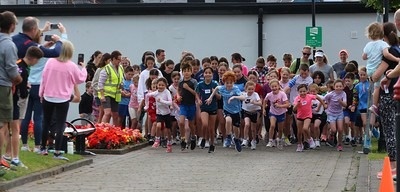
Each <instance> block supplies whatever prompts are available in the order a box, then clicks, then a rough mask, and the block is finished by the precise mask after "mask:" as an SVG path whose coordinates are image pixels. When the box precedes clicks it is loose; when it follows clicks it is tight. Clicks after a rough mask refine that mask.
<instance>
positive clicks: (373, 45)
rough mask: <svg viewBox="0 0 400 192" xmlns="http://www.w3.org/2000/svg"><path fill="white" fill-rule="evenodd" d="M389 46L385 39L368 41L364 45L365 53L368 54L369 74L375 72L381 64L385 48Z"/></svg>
mask: <svg viewBox="0 0 400 192" xmlns="http://www.w3.org/2000/svg"><path fill="white" fill-rule="evenodd" d="M385 48H389V45H388V44H387V43H386V42H385V41H383V40H376V41H370V42H368V43H367V44H366V45H365V47H364V53H365V54H367V57H368V59H367V64H366V67H367V74H369V75H372V74H371V73H373V72H375V71H376V69H377V68H378V66H379V64H381V61H382V56H383V50H384V49H385Z"/></svg>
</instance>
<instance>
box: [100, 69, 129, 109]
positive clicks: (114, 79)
mask: <svg viewBox="0 0 400 192" xmlns="http://www.w3.org/2000/svg"><path fill="white" fill-rule="evenodd" d="M104 70H106V73H107V76H108V77H107V80H106V82H105V83H104V95H105V96H109V97H112V98H114V99H115V101H116V102H120V101H121V90H120V88H121V83H122V82H123V79H124V68H122V66H121V65H119V66H118V74H117V73H116V71H115V70H114V67H113V66H112V64H107V65H106V66H105V67H104Z"/></svg>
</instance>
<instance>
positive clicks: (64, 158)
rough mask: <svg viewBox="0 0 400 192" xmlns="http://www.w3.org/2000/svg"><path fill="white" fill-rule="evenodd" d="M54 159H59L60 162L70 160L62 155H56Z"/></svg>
mask: <svg viewBox="0 0 400 192" xmlns="http://www.w3.org/2000/svg"><path fill="white" fill-rule="evenodd" d="M53 159H58V160H64V161H69V159H68V158H66V157H64V156H63V155H61V154H58V155H57V154H56V153H54V156H53Z"/></svg>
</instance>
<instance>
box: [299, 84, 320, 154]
mask: <svg viewBox="0 0 400 192" xmlns="http://www.w3.org/2000/svg"><path fill="white" fill-rule="evenodd" d="M297 91H298V92H299V95H298V96H297V97H296V98H295V99H294V102H293V111H297V115H296V117H297V118H296V124H297V128H298V130H297V149H296V151H297V152H302V151H303V149H304V146H303V139H304V140H305V141H307V142H308V144H309V145H310V148H311V149H314V148H315V147H316V146H315V143H314V140H313V138H312V137H311V134H310V129H309V128H310V123H311V118H312V108H311V106H312V101H313V100H315V99H317V100H318V101H319V102H321V103H324V101H323V100H322V99H321V98H320V97H318V96H316V95H311V94H307V91H308V90H307V85H306V84H300V85H299V86H297ZM324 107H325V104H324Z"/></svg>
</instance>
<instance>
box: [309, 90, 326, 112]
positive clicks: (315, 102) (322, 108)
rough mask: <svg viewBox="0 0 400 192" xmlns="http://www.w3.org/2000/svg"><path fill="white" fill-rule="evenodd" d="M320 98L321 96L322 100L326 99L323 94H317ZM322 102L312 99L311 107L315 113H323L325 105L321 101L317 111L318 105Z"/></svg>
mask: <svg viewBox="0 0 400 192" xmlns="http://www.w3.org/2000/svg"><path fill="white" fill-rule="evenodd" d="M317 96H318V97H319V98H321V99H322V100H323V99H324V96H322V95H317ZM320 103H321V102H319V101H318V100H316V99H315V100H312V104H311V108H312V113H313V114H319V115H321V114H322V113H323V112H324V106H323V104H322V103H321V107H320V108H319V111H317V108H318V105H320Z"/></svg>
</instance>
